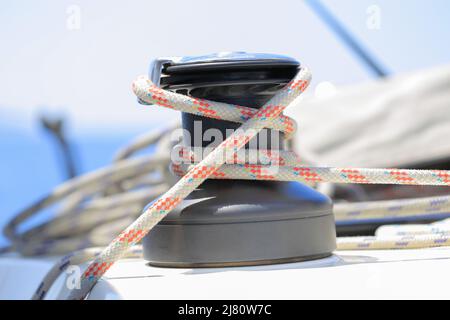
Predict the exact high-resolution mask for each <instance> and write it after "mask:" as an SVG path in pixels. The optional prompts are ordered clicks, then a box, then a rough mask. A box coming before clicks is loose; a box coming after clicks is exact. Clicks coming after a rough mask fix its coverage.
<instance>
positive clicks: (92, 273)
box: [7, 68, 450, 299]
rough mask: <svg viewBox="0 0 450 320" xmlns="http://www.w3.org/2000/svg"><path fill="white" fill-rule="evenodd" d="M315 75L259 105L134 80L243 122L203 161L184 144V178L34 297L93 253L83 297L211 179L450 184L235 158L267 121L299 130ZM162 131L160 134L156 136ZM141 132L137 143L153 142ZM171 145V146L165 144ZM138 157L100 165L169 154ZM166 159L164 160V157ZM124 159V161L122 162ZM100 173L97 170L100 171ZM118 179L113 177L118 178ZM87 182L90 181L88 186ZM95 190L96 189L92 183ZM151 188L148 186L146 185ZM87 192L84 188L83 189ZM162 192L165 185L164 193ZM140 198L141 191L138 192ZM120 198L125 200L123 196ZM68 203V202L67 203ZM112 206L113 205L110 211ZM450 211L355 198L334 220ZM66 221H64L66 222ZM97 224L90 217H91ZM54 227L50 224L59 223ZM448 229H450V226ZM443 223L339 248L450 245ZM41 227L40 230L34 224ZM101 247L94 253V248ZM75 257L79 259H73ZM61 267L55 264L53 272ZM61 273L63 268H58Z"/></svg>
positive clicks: (435, 203) (264, 154) (395, 172)
mask: <svg viewBox="0 0 450 320" xmlns="http://www.w3.org/2000/svg"><path fill="white" fill-rule="evenodd" d="M310 78H311V75H310V73H309V71H308V70H307V69H306V68H302V69H301V70H300V71H299V73H298V74H297V76H296V77H295V78H294V79H293V80H292V81H291V82H290V83H289V84H288V85H287V86H286V87H285V88H284V89H283V90H281V91H280V92H279V93H278V94H277V95H276V96H275V97H273V98H272V99H271V100H270V101H269V102H268V103H266V104H265V105H264V106H263V107H261V108H260V109H259V110H257V109H253V108H248V107H242V106H236V105H230V104H225V103H218V102H214V101H208V100H202V99H195V98H191V97H188V96H184V95H180V94H176V93H173V92H170V91H165V90H163V89H160V88H158V87H156V86H155V85H153V84H152V83H151V81H150V80H149V79H148V78H147V77H140V78H138V79H137V80H136V81H135V82H134V83H133V86H132V88H133V91H134V93H135V94H136V96H137V97H138V98H139V99H140V100H142V101H143V102H145V103H146V104H149V105H152V104H154V105H158V106H162V107H166V108H170V109H174V110H179V111H182V112H188V113H192V114H196V115H200V116H205V117H210V118H215V119H222V120H227V121H233V122H237V123H243V125H242V126H241V127H240V128H239V129H238V130H236V131H235V132H234V133H233V134H232V135H231V136H230V137H229V138H227V139H226V140H225V141H223V142H222V143H221V144H220V145H219V146H218V147H217V148H215V149H214V150H212V151H211V152H210V153H209V154H207V156H206V157H204V158H203V159H201V160H197V159H195V156H194V155H193V152H192V150H189V149H187V148H186V147H183V146H179V148H180V149H179V153H180V155H181V158H182V162H181V163H172V172H173V173H175V174H177V175H179V176H180V177H181V179H180V180H179V181H178V182H177V183H176V184H175V185H174V186H173V187H171V188H170V189H169V190H168V191H167V192H166V193H164V194H163V195H162V196H161V197H159V198H158V199H157V200H155V201H153V202H152V203H151V204H150V205H149V206H148V207H147V208H146V209H145V210H144V212H143V213H142V214H141V215H140V216H139V217H138V218H137V219H136V220H135V221H134V222H133V223H132V224H131V225H129V226H128V227H127V228H126V229H125V230H124V231H122V232H121V233H120V235H119V236H117V237H116V238H115V239H114V240H113V241H112V242H111V243H110V244H109V245H108V247H107V248H106V249H103V250H101V251H100V249H95V250H91V252H90V253H89V254H86V253H83V252H82V251H80V252H78V253H77V254H76V255H75V256H71V257H72V259H69V258H66V259H65V260H64V261H63V262H61V264H60V265H59V267H58V266H55V268H56V269H55V268H54V269H52V270H53V271H51V272H50V274H49V275H48V276H47V277H46V279H44V281H43V284H41V286H40V287H39V288H38V290H37V292H36V294H35V296H34V298H43V297H44V296H45V292H47V291H48V289H49V288H50V286H51V282H53V281H54V280H55V279H56V277H57V275H58V274H59V273H60V272H61V270H63V268H61V265H67V264H68V262H67V261H69V263H81V262H82V261H87V260H88V259H92V258H94V257H95V259H94V261H93V262H92V263H91V264H90V265H89V266H88V267H87V269H86V271H85V272H84V273H83V275H82V278H81V289H75V290H73V291H72V292H71V293H70V296H69V298H70V299H83V298H84V297H85V296H86V295H87V294H88V293H89V291H90V290H91V288H92V287H93V286H94V285H95V283H96V282H97V281H98V279H100V278H101V276H102V275H103V274H104V273H105V272H106V271H107V270H108V269H109V268H110V267H111V266H112V265H113V263H114V262H115V261H117V260H118V259H121V258H124V257H126V256H128V255H129V256H132V257H133V256H134V255H133V254H131V255H130V254H129V252H130V250H131V251H133V252H136V250H135V249H133V248H137V247H136V246H135V244H136V243H138V242H139V241H140V240H141V239H142V238H143V237H144V236H145V235H146V234H147V233H148V232H149V231H150V230H151V229H152V228H153V227H154V226H155V225H156V224H157V223H158V222H159V221H160V220H161V219H163V218H164V217H165V216H166V215H167V214H168V213H169V212H170V211H171V210H172V209H173V208H175V207H176V206H177V205H178V204H179V203H180V202H181V201H182V200H183V199H184V198H185V197H186V196H188V195H189V194H190V193H191V192H192V191H193V190H194V189H195V188H196V187H198V186H199V185H200V184H201V183H202V182H203V181H204V180H206V179H252V180H255V179H256V180H283V181H299V182H303V183H307V184H313V185H314V184H317V183H326V182H332V183H358V184H378V183H382V184H403V185H440V186H449V185H450V172H449V171H443V170H401V169H362V168H327V167H306V166H302V165H299V163H300V159H299V157H298V156H297V155H296V154H295V153H293V152H290V151H274V150H259V151H258V152H259V154H258V155H257V158H258V159H259V160H262V161H261V162H262V163H256V164H249V163H248V161H247V159H248V156H244V157H243V158H240V157H236V155H237V154H238V152H239V150H240V149H241V148H242V147H243V146H244V145H245V144H246V143H248V142H249V141H250V140H251V139H252V138H253V137H255V136H256V134H257V133H258V132H259V131H260V130H262V129H263V128H269V129H275V130H278V131H281V132H284V133H285V135H286V137H290V136H292V135H293V133H294V132H295V129H296V124H295V121H294V120H292V119H290V118H288V117H286V116H284V115H282V111H283V110H284V109H285V108H286V107H287V106H288V105H289V104H290V103H291V102H292V101H293V100H294V99H295V98H297V97H298V96H299V95H300V94H301V93H302V92H303V91H304V90H305V89H306V87H307V86H308V84H309V81H310ZM158 137H159V138H161V136H158ZM155 139H156V138H155V137H153V136H152V138H151V139H148V138H146V139H141V140H138V141H136V143H135V146H144V145H148V143H145V142H144V141H146V140H148V141H150V140H151V141H155ZM165 150H167V149H165ZM133 152H134V150H133V148H132V147H131V148H130V149H126V150H123V151H122V153H121V154H120V155H119V156H118V158H119V159H124V158H125V157H127V156H128V155H130V154H132V153H133ZM149 161H150V159H146V160H144V159H137V160H135V161H134V162H136V163H133V165H130V164H128V163H123V164H122V165H123V166H124V167H125V168H128V167H129V168H130V170H124V172H126V174H125V173H124V174H122V173H121V172H122V171H118V172H119V173H120V174H118V175H117V177H116V175H112V174H111V172H110V171H108V170H105V172H102V177H103V178H110V179H117V180H120V178H123V176H127V177H128V176H133V175H134V174H136V170H138V169H139V170H141V171H142V169H144V170H147V171H148V170H152V169H154V168H155V167H158V166H161V163H166V162H167V161H168V159H167V157H166V158H164V157H162V156H158V157H157V158H156V159H154V158H152V159H151V161H150V163H149ZM165 161H166V162H165ZM120 163H121V162H119V164H120ZM97 175H99V174H97ZM92 180H95V179H93V178H92V179H88V178H84V179H83V178H81V179H80V181H79V182H78V184H71V185H65V186H64V185H63V186H62V187H60V188H59V189H58V190H57V192H56V195H57V196H55V197H51V198H47V199H44V200H43V201H42V202H41V203H38V204H37V205H35V206H34V207H32V208H30V209H29V210H28V211H25V212H23V213H22V214H21V216H20V217H17V218H16V219H15V220H14V221H13V222H12V223H10V224H9V226H8V227H7V233H8V234H9V235H10V238H14V237H16V238H17V235H15V233H14V229H15V227H16V226H17V225H18V223H20V222H21V221H23V220H24V219H26V218H27V217H28V216H30V215H31V214H32V212H35V211H36V210H38V209H40V208H42V207H45V206H47V205H49V204H50V203H53V202H55V201H56V200H57V199H60V198H61V197H63V196H65V195H67V194H69V193H71V192H74V190H75V189H76V188H77V187H78V188H80V187H84V186H86V188H87V187H90V188H93V187H95V188H101V187H102V186H104V184H100V185H97V184H95V185H94V186H92V185H91V184H90V182H91V181H92ZM112 182H114V181H112ZM87 189H89V188H87ZM87 191H90V190H87ZM147 191H148V190H147ZM84 192H86V190H84ZM160 193H161V192H160ZM136 197H137V198H139V199H142V196H136ZM119 202H120V201H119ZM69 207H70V205H69ZM112 211H113V210H112ZM449 211H450V197H447V196H443V197H432V198H423V199H408V200H392V201H377V202H366V203H364V202H363V203H355V204H337V205H335V207H334V213H335V217H336V221H337V222H339V221H353V220H365V219H378V218H383V217H393V216H394V217H401V216H413V215H422V216H426V215H433V214H436V213H448V212H449ZM63 222H64V223H65V222H67V221H66V220H63V221H61V228H63V225H64V224H63ZM90 223H92V221H91V222H90ZM47 227H48V229H49V230H48V231H50V230H53V227H54V225H52V228H50V227H49V226H47ZM448 229H450V228H448ZM442 230H447V229H446V228H445V226H441V227H439V228H438V227H429V228H427V229H421V230H420V231H417V230H412V231H411V230H409V231H406V232H403V233H402V231H401V229H399V230H397V231H396V232H391V231H389V233H388V234H387V235H386V233H382V232H381V233H379V234H377V235H376V236H374V237H349V238H338V249H340V250H355V249H356V250H358V249H359V250H360V249H386V248H395V249H404V248H418V247H435V246H444V245H449V244H450V243H449V239H450V238H449V236H448V235H449V232H443V231H442ZM35 233H36V231H35ZM92 252H95V254H92ZM74 257H75V258H74ZM55 270H57V271H55ZM58 272H59V273H58Z"/></svg>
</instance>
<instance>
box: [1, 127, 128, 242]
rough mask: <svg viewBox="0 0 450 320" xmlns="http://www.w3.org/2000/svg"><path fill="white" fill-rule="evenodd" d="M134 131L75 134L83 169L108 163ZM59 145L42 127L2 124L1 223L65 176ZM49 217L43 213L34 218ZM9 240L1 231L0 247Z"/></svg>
mask: <svg viewBox="0 0 450 320" xmlns="http://www.w3.org/2000/svg"><path fill="white" fill-rule="evenodd" d="M134 135H135V134H134V133H131V132H130V133H128V134H127V133H123V134H120V135H116V136H114V135H113V136H83V137H77V138H72V139H71V140H72V143H73V145H74V149H75V151H76V155H77V159H78V164H79V169H81V170H80V171H81V172H87V171H90V170H94V169H97V168H100V167H103V166H105V165H108V164H109V163H110V162H111V159H112V158H113V156H114V154H115V151H116V150H117V148H119V147H120V146H123V145H125V144H126V143H127V142H129V141H130V139H132V137H133V136H134ZM58 151H59V150H58V149H57V148H56V147H55V144H54V141H53V139H52V137H50V136H49V134H48V133H46V132H44V131H43V130H36V132H33V133H32V134H30V133H29V132H25V131H24V130H20V129H17V128H2V127H0V155H1V156H0V227H1V228H3V226H4V225H5V223H6V222H7V221H8V220H9V219H11V217H13V216H14V215H15V214H16V213H17V212H18V211H19V210H21V209H23V208H24V207H26V206H27V205H29V204H30V203H31V202H33V201H36V200H38V199H39V198H41V197H43V196H45V195H46V194H47V193H48V192H49V191H51V189H52V188H53V187H55V186H56V185H58V184H60V183H61V182H63V181H64V180H65V178H64V177H65V176H64V172H63V170H62V168H61V163H60V162H59V160H60V158H59V157H58V156H59V154H58ZM44 219H46V215H45V214H44V215H41V216H40V217H38V218H37V219H34V220H35V221H34V222H37V221H42V220H44ZM6 243H7V241H6V239H5V238H4V236H3V234H1V235H0V247H1V246H3V245H5V244H6Z"/></svg>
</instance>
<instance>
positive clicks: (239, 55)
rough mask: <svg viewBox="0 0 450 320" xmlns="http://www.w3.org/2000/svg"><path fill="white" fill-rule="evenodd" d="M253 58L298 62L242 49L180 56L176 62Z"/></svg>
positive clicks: (276, 55)
mask: <svg viewBox="0 0 450 320" xmlns="http://www.w3.org/2000/svg"><path fill="white" fill-rule="evenodd" d="M255 60H275V61H281V62H290V63H293V64H299V62H298V61H297V60H295V59H294V58H291V57H288V56H285V55H279V54H269V53H250V52H244V51H232V52H217V53H211V54H208V55H201V56H185V57H180V59H179V60H178V61H177V64H188V63H199V62H204V63H208V62H228V61H255Z"/></svg>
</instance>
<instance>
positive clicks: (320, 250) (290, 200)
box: [143, 52, 336, 268]
mask: <svg viewBox="0 0 450 320" xmlns="http://www.w3.org/2000/svg"><path fill="white" fill-rule="evenodd" d="M299 67H300V63H299V62H298V61H296V60H294V59H292V58H289V57H286V56H279V55H268V54H249V53H242V52H237V53H220V54H213V55H209V56H202V57H185V58H177V59H159V60H155V62H154V63H153V65H152V68H151V75H150V76H151V78H152V80H153V82H155V84H158V85H159V86H160V87H161V88H163V89H166V90H171V91H174V92H177V93H180V94H185V95H189V96H192V97H196V98H202V99H208V100H213V101H220V102H225V103H232V104H237V105H242V106H248V107H252V108H258V107H260V106H262V105H263V104H264V103H265V102H267V101H268V100H269V99H270V98H271V97H272V96H273V95H274V94H275V93H276V92H277V91H278V90H279V89H281V88H282V87H283V86H285V85H286V84H287V83H288V82H289V81H290V80H291V79H292V78H293V77H294V76H295V75H296V73H297V71H298V69H299ZM182 120H183V122H182V123H183V128H184V129H187V130H189V132H190V134H191V136H193V135H194V121H201V125H202V131H203V132H204V131H205V130H207V129H209V128H217V129H219V130H220V131H221V132H222V133H224V134H225V131H226V129H236V128H238V127H239V126H240V124H237V123H233V122H229V121H223V120H217V119H210V118H205V117H201V116H197V115H192V114H185V113H183V114H182ZM267 132H268V135H267V139H268V141H267V148H272V149H282V148H283V135H282V134H279V139H275V142H274V139H271V133H272V134H273V132H272V131H271V130H268V129H267ZM259 139H261V137H259ZM196 141H200V143H201V145H198V144H196ZM184 143H185V144H189V143H190V145H191V146H197V147H198V146H203V147H205V146H206V145H208V144H209V143H211V142H210V141H207V142H204V141H202V139H201V138H200V139H195V138H194V139H192V141H184ZM257 146H259V144H257ZM247 148H248V146H247ZM143 246H144V258H145V259H146V260H148V261H149V263H150V264H151V265H154V266H164V267H189V268H192V267H224V266H245V265H263V264H274V263H286V262H296V261H304V260H311V259H317V258H322V257H326V256H329V255H330V254H331V252H332V251H333V250H334V249H335V248H336V232H335V223H334V217H333V214H332V203H331V200H330V199H329V198H328V197H327V196H325V195H323V194H321V193H319V192H317V191H316V190H314V189H312V188H310V187H308V186H306V185H303V184H301V183H298V182H278V181H248V180H213V179H210V180H206V181H205V182H204V183H203V184H202V185H201V186H200V187H199V188H197V189H196V190H195V191H194V192H192V193H191V194H190V195H189V197H187V198H186V199H185V200H184V201H183V202H182V203H181V204H179V205H178V206H177V207H176V208H175V209H174V210H173V211H172V212H170V213H169V214H168V215H167V216H166V217H165V218H164V219H163V220H162V221H161V222H160V223H159V224H158V225H157V226H155V227H154V229H152V231H151V232H150V233H149V234H148V235H147V236H146V237H145V238H144V239H143Z"/></svg>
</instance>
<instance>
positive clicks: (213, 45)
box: [0, 0, 450, 242]
mask: <svg viewBox="0 0 450 320" xmlns="http://www.w3.org/2000/svg"><path fill="white" fill-rule="evenodd" d="M322 2H323V3H324V4H325V5H326V6H327V7H328V8H329V9H330V10H331V11H332V12H333V13H334V14H335V15H336V16H337V18H338V19H339V20H340V21H341V22H343V23H344V25H345V26H346V27H348V28H349V29H350V30H351V31H352V33H354V35H355V36H356V37H357V39H359V40H360V41H362V43H363V44H364V45H365V46H366V47H367V48H368V49H369V50H371V51H372V52H373V53H374V54H375V55H376V56H377V57H378V59H379V60H380V61H381V62H382V63H383V65H384V66H385V67H386V68H387V69H388V70H390V71H391V72H392V73H403V72H409V71H414V70H419V69H422V68H427V67H432V66H436V65H442V64H448V63H450V41H448V38H449V35H450V19H449V18H450V2H449V1H448V0H428V1H426V0H378V1H376V0H322ZM72 5H76V6H77V8H79V9H80V22H81V25H80V29H79V30H69V29H68V28H67V19H68V18H69V15H70V14H68V13H67V9H68V8H69V7H70V6H72ZM373 5H375V6H377V8H379V9H380V14H381V15H380V17H381V20H380V21H381V22H380V23H381V24H380V29H379V30H372V29H369V28H368V27H367V24H366V22H367V19H368V13H367V9H368V8H369V7H370V6H373ZM0 26H1V27H0V39H1V50H0V148H1V150H2V153H3V154H2V157H1V158H0V177H1V178H2V179H1V181H0V210H1V212H2V215H1V216H0V225H1V224H2V222H3V221H5V220H6V219H7V218H8V217H9V216H10V215H11V214H13V213H14V212H15V211H17V210H18V209H19V208H22V207H24V206H25V204H26V203H28V202H30V201H32V200H34V199H36V198H37V197H39V196H42V195H43V194H45V193H46V192H47V191H48V190H50V189H51V187H52V186H54V185H56V184H57V183H59V182H61V176H60V174H59V167H58V163H57V159H56V158H55V150H54V149H53V147H52V145H51V143H50V142H49V140H48V138H47V137H46V135H45V134H44V133H43V132H42V130H41V129H40V128H39V126H38V125H37V123H36V117H37V116H38V115H39V114H40V113H42V112H49V113H51V112H54V113H57V114H63V115H66V116H68V118H69V119H70V123H69V134H70V137H72V139H73V140H74V141H75V142H76V145H77V147H78V151H79V155H80V158H81V160H82V161H81V162H82V165H83V167H82V169H83V171H86V170H91V169H94V168H97V167H99V166H102V165H105V164H107V163H108V162H109V160H110V159H111V157H112V155H113V151H114V149H116V148H117V147H119V146H120V145H123V144H124V143H126V141H127V140H128V139H130V138H131V137H132V136H133V135H134V134H138V133H141V132H143V131H145V130H148V129H151V128H154V127H156V126H158V125H163V124H164V123H165V122H166V121H167V120H170V119H172V118H174V117H179V114H178V113H177V112H173V111H170V110H163V109H161V108H150V107H147V108H144V107H142V106H139V105H138V104H137V103H136V101H135V98H134V96H133V95H132V93H131V90H130V84H131V81H132V80H133V79H134V78H136V77H137V76H138V75H140V74H145V73H146V72H147V69H148V65H149V61H150V59H151V58H153V57H158V56H171V55H195V54H205V53H211V52H217V51H250V52H271V53H279V54H286V55H290V56H293V57H295V58H297V59H299V60H300V61H302V62H303V63H304V64H306V65H308V66H309V67H310V68H311V69H312V71H313V76H314V82H313V85H312V86H313V88H314V86H315V85H317V84H318V83H320V82H322V81H329V82H332V83H334V84H336V85H351V84H354V83H361V82H365V81H370V80H371V78H372V76H371V74H370V72H368V71H367V70H366V68H365V67H364V66H362V65H361V64H360V63H359V62H358V60H356V59H355V57H354V56H353V55H352V53H350V52H349V51H348V50H347V48H346V47H345V46H343V45H342V44H341V43H340V42H339V40H338V39H336V37H335V36H334V34H333V33H332V32H331V31H330V30H328V29H327V28H326V27H325V26H324V24H323V23H322V22H321V21H320V20H319V19H318V18H317V16H315V15H314V13H313V12H312V11H311V10H310V8H309V7H308V6H307V5H305V4H304V3H303V1H299V0H278V1H263V0H259V1H242V0H228V1H212V0H197V1H182V0H165V1H144V0H142V1H141V0H130V1H126V2H113V1H104V0H84V1H81V0H78V1H76V0H71V1H66V0H60V1H49V0H41V1H31V0H28V1H24V0H0ZM0 242H1V238H0Z"/></svg>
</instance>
